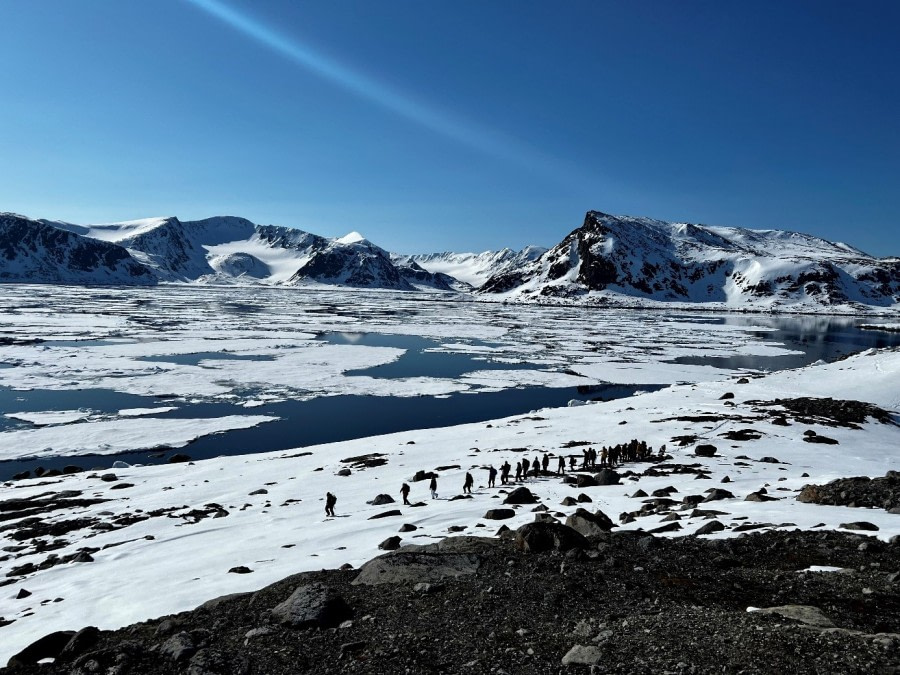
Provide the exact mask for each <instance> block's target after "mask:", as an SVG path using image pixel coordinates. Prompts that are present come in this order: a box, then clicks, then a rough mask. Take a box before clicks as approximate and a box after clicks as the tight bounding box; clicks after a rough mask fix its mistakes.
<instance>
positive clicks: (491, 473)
mask: <svg viewBox="0 0 900 675" xmlns="http://www.w3.org/2000/svg"><path fill="white" fill-rule="evenodd" d="M496 484H497V469H495V468H494V465H493V464H492V465H491V466H489V467H488V487H495V486H496Z"/></svg>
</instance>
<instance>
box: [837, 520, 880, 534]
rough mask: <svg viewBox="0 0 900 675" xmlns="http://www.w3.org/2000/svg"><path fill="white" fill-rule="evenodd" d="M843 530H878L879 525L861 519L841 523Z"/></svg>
mask: <svg viewBox="0 0 900 675" xmlns="http://www.w3.org/2000/svg"><path fill="white" fill-rule="evenodd" d="M839 527H840V528H841V529H843V530H865V531H867V532H877V531H878V526H877V525H876V524H875V523H870V522H868V521H866V520H859V521H856V522H855V523H841V524H840V526H839Z"/></svg>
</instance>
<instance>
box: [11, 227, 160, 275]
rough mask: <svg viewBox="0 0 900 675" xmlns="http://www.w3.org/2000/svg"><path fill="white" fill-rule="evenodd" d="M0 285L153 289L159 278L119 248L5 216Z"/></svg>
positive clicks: (123, 249) (68, 232)
mask: <svg viewBox="0 0 900 675" xmlns="http://www.w3.org/2000/svg"><path fill="white" fill-rule="evenodd" d="M0 281H2V282H35V283H57V284H130V285H152V284H155V283H156V282H157V275H156V274H155V273H154V271H153V270H152V269H149V268H148V267H146V266H144V265H142V264H141V263H140V262H138V261H137V260H135V259H134V258H133V257H132V256H131V255H130V254H129V253H128V251H127V250H125V248H123V247H121V246H118V245H116V244H112V243H108V242H105V241H98V240H95V239H90V238H87V237H83V236H81V235H79V234H76V233H73V232H70V231H66V230H62V229H59V228H56V227H53V226H51V225H47V224H45V223H41V222H38V221H35V220H30V219H28V218H25V217H22V216H17V215H14V214H10V213H0Z"/></svg>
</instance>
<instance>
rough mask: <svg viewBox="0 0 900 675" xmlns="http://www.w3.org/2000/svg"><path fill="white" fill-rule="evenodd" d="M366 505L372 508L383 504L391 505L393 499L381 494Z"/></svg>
mask: <svg viewBox="0 0 900 675" xmlns="http://www.w3.org/2000/svg"><path fill="white" fill-rule="evenodd" d="M366 503H367V504H371V505H372V506H383V505H384V504H393V503H394V498H393V497H391V496H390V495H385V494H381V495H378V496H377V497H375V499H373V500H372V501H370V502H366Z"/></svg>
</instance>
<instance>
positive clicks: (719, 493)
mask: <svg viewBox="0 0 900 675" xmlns="http://www.w3.org/2000/svg"><path fill="white" fill-rule="evenodd" d="M719 499H734V495H733V494H731V493H730V492H729V491H728V490H723V489H722V488H713V489H712V490H710V491H709V494H708V495H706V499H704V500H703V501H704V502H714V501H716V500H719Z"/></svg>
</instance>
